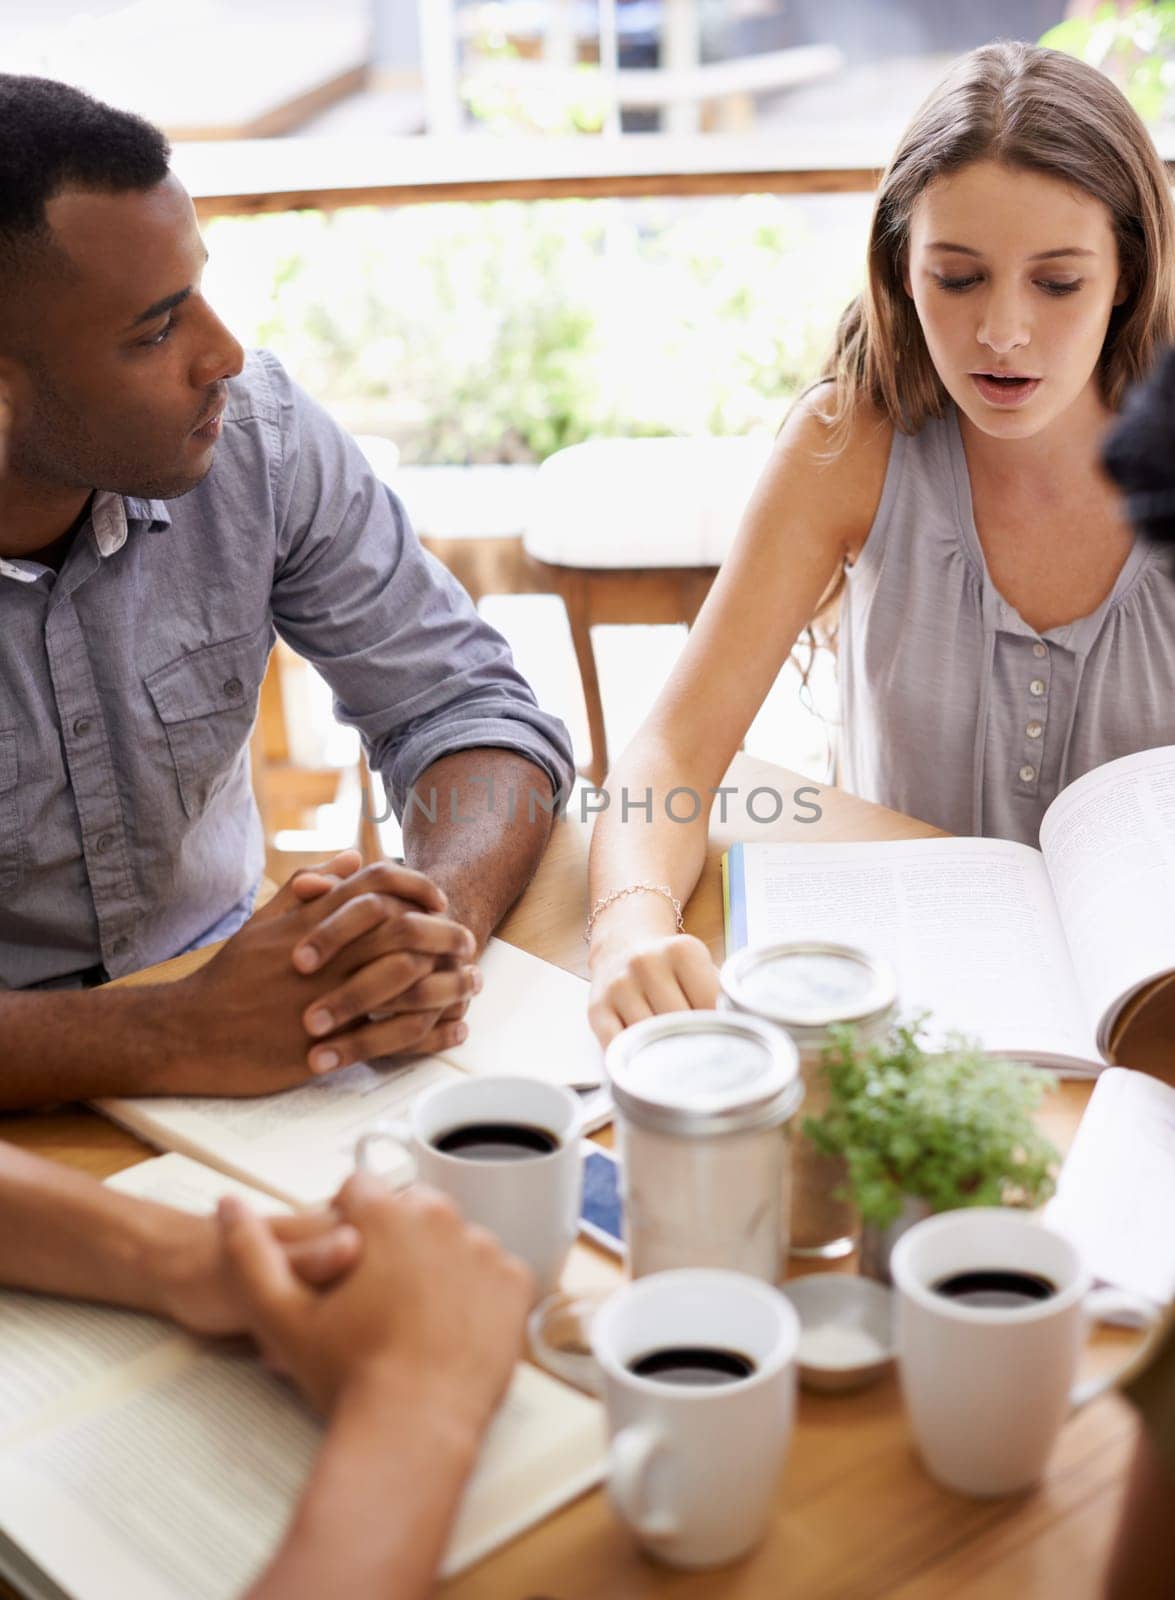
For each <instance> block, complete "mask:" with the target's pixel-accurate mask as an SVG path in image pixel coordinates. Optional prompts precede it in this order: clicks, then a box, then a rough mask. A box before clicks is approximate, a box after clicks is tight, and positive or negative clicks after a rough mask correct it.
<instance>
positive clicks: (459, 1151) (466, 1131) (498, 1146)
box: [432, 1122, 559, 1161]
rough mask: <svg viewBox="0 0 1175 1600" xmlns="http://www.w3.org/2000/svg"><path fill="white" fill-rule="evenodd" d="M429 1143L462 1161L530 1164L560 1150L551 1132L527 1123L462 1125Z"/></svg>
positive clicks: (470, 1123) (466, 1123) (476, 1123)
mask: <svg viewBox="0 0 1175 1600" xmlns="http://www.w3.org/2000/svg"><path fill="white" fill-rule="evenodd" d="M432 1144H433V1148H434V1149H435V1150H441V1151H443V1152H444V1154H445V1155H447V1156H460V1157H461V1158H462V1160H464V1161H532V1160H533V1159H534V1158H535V1156H549V1155H550V1154H551V1152H552V1151H553V1150H558V1148H559V1140H558V1139H557V1138H556V1137H555V1135H554V1134H553V1133H548V1131H547V1130H546V1128H536V1127H532V1126H531V1125H530V1124H529V1123H526V1122H464V1123H462V1124H461V1125H460V1126H459V1127H456V1128H450V1129H449V1131H448V1132H447V1133H440V1134H438V1135H437V1137H436V1138H435V1139H434V1140H433V1141H432Z"/></svg>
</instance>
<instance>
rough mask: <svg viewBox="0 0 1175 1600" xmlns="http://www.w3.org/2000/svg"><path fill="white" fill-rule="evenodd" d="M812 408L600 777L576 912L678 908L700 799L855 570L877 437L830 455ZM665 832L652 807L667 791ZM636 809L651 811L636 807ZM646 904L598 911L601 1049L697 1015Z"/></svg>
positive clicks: (672, 921) (686, 952) (595, 951)
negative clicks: (639, 719)
mask: <svg viewBox="0 0 1175 1600" xmlns="http://www.w3.org/2000/svg"><path fill="white" fill-rule="evenodd" d="M819 403H820V392H819V391H817V392H816V393H814V394H813V395H810V396H808V397H806V398H805V399H804V400H802V401H801V402H800V403H799V404H798V405H797V406H796V408H795V409H794V411H793V412H792V414H791V416H790V417H789V418H788V420H787V422H786V423H785V425H784V427H783V428H782V430H781V431H780V435H779V438H778V440H777V442H776V446H775V450H774V452H773V454H772V457H771V460H770V461H769V463H768V465H767V467H766V469H765V471H764V473H763V476H762V478H761V479H760V481H759V483H758V485H757V486H756V488H755V491H754V494H753V495H752V496H751V500H750V503H749V505H748V506H747V509H746V512H745V514H744V516H743V520H742V524H741V526H740V529H739V533H738V537H737V539H736V541H735V544H734V547H733V549H732V550H731V552H730V555H729V556H728V557H727V559H726V561H725V563H724V564H723V567H722V570H721V572H720V573H719V574H718V577H717V579H716V581H715V584H714V587H713V589H712V591H711V593H710V595H709V597H708V599H707V601H706V604H705V605H704V606H703V608H702V611H701V614H700V615H699V617H698V621H697V623H696V625H695V627H694V628H693V630H692V631H691V633H690V637H689V640H688V642H687V643H686V646H685V649H684V650H683V651H682V654H681V657H680V659H679V660H678V662H677V664H676V666H675V667H674V669H673V672H672V673H671V675H670V677H669V680H668V682H667V683H666V685H665V688H664V689H663V690H662V692H661V694H660V696H659V697H658V699H657V702H656V704H655V705H654V707H653V709H652V711H651V712H650V713H649V716H648V717H647V718H646V720H645V722H644V724H643V725H642V727H641V728H640V730H639V732H638V733H637V735H636V737H635V738H634V739H633V741H632V743H631V744H630V745H629V746H628V748H627V749H626V750H625V752H624V754H623V755H622V756H621V757H620V759H619V761H618V762H617V764H616V766H615V767H614V768H613V770H612V772H611V773H610V774H609V777H608V782H607V791H608V795H609V804H608V808H607V810H606V811H603V812H602V813H601V815H600V817H599V819H598V821H597V822H596V826H595V832H594V834H593V837H592V848H591V865H590V869H589V871H590V882H589V904H591V905H593V906H595V905H598V903H599V902H600V900H601V899H603V898H604V897H606V896H608V895H610V894H612V893H614V892H615V891H617V890H619V889H624V888H626V887H628V886H630V885H633V884H638V883H653V884H662V885H664V886H666V887H667V888H668V889H669V890H670V892H671V893H672V894H673V895H674V896H675V897H676V898H677V899H678V900H680V901H681V903H682V904H683V905H684V903H685V902H686V900H687V899H688V898H689V896H690V895H691V894H692V893H693V890H694V887H695V885H696V883H697V881H698V876H699V874H700V872H701V870H702V864H703V862H704V860H705V852H706V833H707V822H708V817H709V811H710V806H711V802H712V800H713V791H715V790H716V789H717V788H718V786H719V785H720V784H721V783H722V780H723V777H724V776H725V774H726V771H727V769H728V767H729V766H730V763H731V761H732V760H733V758H734V755H735V752H736V751H737V750H738V748H739V746H740V745H741V744H742V741H743V738H744V737H745V735H746V731H747V729H748V728H749V727H750V725H751V722H752V720H753V718H754V716H755V714H756V712H757V711H758V709H759V707H760V705H761V704H762V703H763V700H764V697H765V696H766V694H767V691H768V690H769V689H770V687H771V685H772V684H773V683H774V681H775V678H776V676H777V675H778V673H779V670H780V668H781V667H782V665H783V663H784V662H785V660H786V659H787V657H788V655H789V653H790V652H791V649H792V647H793V645H794V644H795V642H796V640H797V638H798V637H799V635H800V633H801V632H802V630H803V629H804V628H805V627H806V626H807V625H808V623H809V622H810V621H811V620H812V618H813V617H814V615H815V614H816V612H817V609H818V607H819V605H820V601H821V599H822V597H823V596H824V595H825V593H826V592H827V590H828V588H829V586H830V584H831V583H832V582H833V580H834V579H835V578H836V576H837V574H838V572H839V571H840V570H841V568H842V566H843V565H844V563H845V562H846V561H852V560H854V559H855V558H856V555H857V554H858V553H859V551H860V549H861V547H862V545H863V544H864V541H865V538H866V536H867V534H868V532H869V528H870V526H871V524H872V521H873V517H874V515H875V512H876V508H877V503H878V501H879V499H880V497H881V490H882V485H883V483H884V480H885V471H886V464H887V462H888V459H889V444H890V439H891V437H892V432H891V429H890V427H889V426H888V424H887V423H886V422H885V421H884V419H882V418H881V417H880V416H879V415H878V413H877V412H875V411H874V410H873V409H872V408H870V407H864V408H862V410H861V411H860V412H859V413H858V415H857V417H856V419H855V420H854V423H853V426H852V428H851V430H850V433H849V436H848V439H847V442H846V444H845V447H844V449H843V450H841V451H839V452H837V453H836V454H835V455H830V454H829V432H828V426H827V424H826V423H825V422H824V421H823V420H822V418H821V416H820V415H819V413H818V407H819ZM675 789H676V790H680V791H683V792H682V793H680V794H678V795H676V796H674V798H673V802H672V806H673V813H674V816H681V817H687V816H688V815H689V813H690V812H691V810H692V809H694V807H695V800H694V796H697V797H698V802H697V812H698V814H697V816H696V818H694V820H692V821H675V820H671V819H670V817H669V816H668V815H667V812H666V797H667V796H669V795H670V794H671V792H672V791H673V790H675ZM649 800H651V804H647V802H648V801H649ZM675 926H676V916H675V912H674V910H673V907H672V905H671V904H670V902H669V900H667V899H666V898H665V897H663V896H662V895H659V894H654V893H647V892H642V893H637V894H632V895H627V896H625V897H624V898H622V899H619V900H616V901H614V902H613V903H612V904H610V905H609V906H608V907H607V908H606V909H604V910H601V911H600V913H599V915H598V918H597V920H596V924H595V926H594V928H593V933H592V942H591V973H592V992H591V1001H590V1017H591V1023H592V1027H593V1028H594V1029H595V1032H596V1035H597V1037H598V1038H599V1039H600V1041H601V1043H603V1044H607V1043H608V1042H609V1041H610V1040H611V1039H612V1038H613V1037H614V1036H615V1035H616V1034H617V1033H619V1032H620V1030H621V1029H622V1028H624V1027H627V1026H628V1025H629V1024H630V1023H632V1022H636V1021H639V1020H640V1019H641V1018H642V1017H647V1016H651V1015H654V1014H656V1013H659V1012H664V1011H677V1010H682V1009H685V1008H689V1007H699V1006H707V1005H711V1004H713V1002H714V999H715V996H716V994H717V971H716V968H715V966H714V963H713V961H712V960H711V959H710V956H709V953H708V952H707V950H706V948H705V946H704V945H703V944H702V943H701V942H700V941H699V940H697V939H694V938H692V937H690V936H688V935H684V934H678V933H676V931H675Z"/></svg>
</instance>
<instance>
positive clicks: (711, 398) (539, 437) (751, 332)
mask: <svg viewBox="0 0 1175 1600" xmlns="http://www.w3.org/2000/svg"><path fill="white" fill-rule="evenodd" d="M865 216H866V213H865V209H864V208H863V207H862V208H861V211H860V221H861V228H860V237H859V242H858V239H857V237H856V236H853V238H852V242H851V244H846V237H847V236H846V233H845V231H844V230H843V229H840V230H837V231H835V232H832V231H830V230H828V229H826V228H824V227H821V226H817V225H816V224H815V223H813V222H812V221H810V220H809V215H808V213H807V212H806V211H805V209H804V208H803V207H802V206H800V205H797V204H795V203H792V202H789V201H788V200H785V199H779V198H775V197H770V196H747V197H743V198H739V199H730V200H727V199H722V200H714V201H701V202H668V201H666V202H624V201H581V200H566V201H551V202H543V203H536V204H523V203H515V202H498V203H494V204H483V205H464V204H462V205H456V204H454V205H429V206H418V207H404V208H402V209H399V210H389V211H379V210H375V209H355V210H347V211H340V212H337V213H335V214H334V215H332V216H326V215H323V214H322V213H318V212H301V213H289V214H283V215H278V216H272V217H257V218H237V219H229V218H225V219H221V220H218V221H215V222H213V223H212V224H211V225H210V226H209V228H208V230H207V237H208V242H209V246H210V249H211V252H212V262H211V264H210V267H209V272H208V280H207V283H208V294H209V297H210V299H211V300H212V303H213V304H214V305H216V306H217V308H218V310H220V311H221V314H222V315H223V316H224V317H225V320H226V321H227V322H228V323H229V325H230V326H231V327H232V328H233V329H234V331H235V332H236V333H237V334H238V336H239V337H240V338H242V340H243V341H244V342H245V343H247V344H262V345H266V346H268V347H270V348H272V349H274V350H275V351H276V352H277V353H278V355H280V356H281V357H282V359H283V360H284V361H285V362H286V363H287V365H289V367H290V369H291V370H292V372H293V373H294V375H295V377H297V378H298V380H299V381H300V382H301V383H303V384H304V385H305V386H306V387H307V388H308V389H309V390H310V392H311V393H312V394H315V395H316V396H318V397H319V398H321V399H323V400H325V401H326V403H327V404H329V405H330V406H331V408H332V409H333V410H334V411H335V412H336V414H337V415H339V417H340V418H341V419H342V420H343V421H344V422H345V423H346V424H347V425H348V426H351V427H352V428H354V429H355V430H356V431H360V432H376V433H385V434H388V435H390V436H391V437H393V438H395V439H396V440H397V442H398V444H399V445H400V448H401V457H402V459H403V460H404V461H424V462H438V463H439V462H466V461H527V460H541V459H543V458H544V457H545V456H547V455H549V454H550V453H551V452H552V451H553V450H557V449H559V448H560V447H561V446H563V445H567V444H573V443H576V442H577V441H579V440H581V439H585V438H588V437H590V436H592V435H594V434H627V435H642V434H666V433H686V434H688V433H701V432H712V433H742V432H746V431H748V430H751V429H754V428H761V427H767V428H771V429H774V428H776V427H777V426H778V424H779V422H780V421H781V419H782V416H783V414H784V412H785V410H786V407H787V403H788V400H789V398H790V396H792V395H793V394H794V393H795V392H796V391H797V389H798V388H800V387H801V386H802V385H803V384H804V383H806V382H808V381H809V380H810V379H811V378H812V377H813V376H814V375H815V374H816V372H817V371H818V369H819V365H820V361H821V359H822V357H823V354H824V352H825V350H826V348H827V346H828V344H829V342H830V340H831V337H832V332H833V329H834V327H835V324H836V319H837V317H838V315H839V313H840V311H841V309H842V308H843V306H844V304H845V302H846V301H847V300H848V299H849V298H851V296H852V295H853V294H854V293H855V292H856V289H857V287H858V286H859V282H860V275H861V262H862V260H863V257H864V223H865Z"/></svg>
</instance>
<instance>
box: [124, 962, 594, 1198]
mask: <svg viewBox="0 0 1175 1600" xmlns="http://www.w3.org/2000/svg"><path fill="white" fill-rule="evenodd" d="M481 969H482V973H483V975H484V977H485V987H484V989H483V990H482V992H481V993H480V994H479V995H476V996H475V997H474V999H473V1000H472V1002H471V1003H470V1007H469V1011H468V1013H467V1021H468V1023H469V1038H468V1040H467V1041H466V1043H465V1044H463V1045H459V1046H457V1047H456V1048H455V1049H452V1050H448V1051H446V1052H445V1054H444V1055H443V1056H424V1057H418V1058H416V1059H415V1060H411V1061H409V1062H408V1063H406V1064H400V1063H396V1062H393V1063H389V1064H387V1065H383V1066H367V1065H366V1064H365V1063H357V1064H356V1065H354V1066H351V1067H344V1068H342V1069H341V1070H340V1071H338V1072H335V1073H331V1074H330V1075H329V1076H328V1077H325V1078H320V1079H316V1080H314V1081H313V1082H311V1083H307V1084H304V1085H303V1086H301V1087H300V1088H297V1089H288V1090H286V1091H285V1092H284V1093H282V1094H271V1095H262V1096H256V1097H253V1098H249V1099H232V1098H229V1097H227V1096H226V1097H224V1098H218V1097H203V1096H163V1097H159V1098H146V1097H144V1098H135V1099H117V1100H102V1101H99V1102H98V1109H99V1110H100V1111H102V1112H104V1113H105V1114H106V1115H107V1116H109V1117H112V1118H113V1119H114V1120H115V1121H116V1122H119V1123H121V1124H122V1125H123V1126H124V1127H127V1128H129V1129H130V1130H131V1132H132V1133H136V1134H138V1135H139V1137H140V1138H142V1139H145V1140H146V1141H147V1142H148V1143H149V1144H153V1145H155V1146H157V1147H159V1148H161V1149H164V1150H177V1151H179V1152H181V1153H182V1154H184V1155H188V1156H192V1157H194V1158H195V1159H196V1160H197V1161H203V1162H206V1163H207V1164H208V1165H209V1166H212V1167H216V1168H218V1169H219V1170H220V1171H221V1172H226V1173H229V1174H230V1175H232V1176H233V1177H236V1178H240V1179H243V1180H244V1181H245V1182H246V1183H250V1184H252V1185H253V1186H254V1187H256V1188H258V1189H264V1190H265V1191H266V1192H268V1193H269V1194H272V1195H276V1196H277V1197H278V1198H279V1199H281V1200H285V1201H287V1202H288V1203H289V1204H291V1205H295V1206H314V1205H320V1204H322V1203H323V1202H324V1201H326V1200H329V1199H330V1198H331V1196H332V1195H333V1194H334V1193H335V1192H336V1191H337V1189H338V1188H339V1186H340V1185H341V1184H342V1183H343V1181H344V1179H346V1177H347V1176H348V1175H349V1174H350V1172H351V1171H352V1170H353V1168H354V1165H355V1144H356V1141H357V1139H358V1138H359V1136H360V1134H362V1133H364V1132H365V1131H366V1130H367V1129H368V1128H370V1127H371V1126H372V1124H373V1123H376V1122H379V1121H384V1120H388V1119H392V1120H395V1119H403V1118H404V1117H406V1116H407V1114H408V1111H409V1109H410V1107H411V1104H412V1102H413V1100H414V1099H415V1098H416V1097H417V1095H419V1094H420V1093H421V1091H422V1090H424V1089H427V1088H429V1087H431V1085H433V1084H435V1083H444V1082H447V1081H450V1080H453V1079H458V1078H460V1077H461V1076H462V1075H463V1074H466V1073H472V1074H474V1075H477V1076H489V1075H497V1074H500V1073H521V1074H523V1075H524V1076H527V1077H536V1078H546V1079H548V1080H550V1081H552V1082H555V1083H564V1084H567V1085H569V1086H570V1087H572V1088H576V1089H595V1090H596V1091H597V1092H595V1093H593V1094H592V1095H590V1096H588V1097H586V1099H585V1104H584V1131H585V1132H587V1131H589V1130H590V1129H591V1128H593V1127H599V1126H600V1125H601V1124H602V1123H603V1122H605V1121H607V1120H608V1117H609V1115H610V1108H609V1102H608V1100H607V1095H606V1093H605V1092H604V1091H602V1090H599V1088H598V1086H599V1085H600V1082H601V1079H602V1075H603V1057H602V1054H601V1051H600V1047H599V1045H598V1043H597V1042H596V1039H595V1037H594V1035H593V1034H592V1031H591V1028H590V1027H589V1026H588V1020H587V984H586V983H585V982H584V980H583V979H582V978H577V977H574V976H573V975H572V974H571V973H569V972H564V971H563V970H562V968H560V967H556V966H552V965H551V963H550V962H548V961H540V960H539V959H538V957H537V956H532V955H528V954H527V953H526V952H525V951H523V950H518V949H516V948H515V947H514V946H513V945H509V944H506V943H504V942H503V941H502V940H501V939H491V940H490V942H489V944H488V946H487V947H486V950H485V953H484V955H483V956H482V958H481ZM381 1171H386V1172H387V1175H388V1176H389V1178H391V1179H392V1180H393V1181H394V1180H395V1179H396V1177H397V1175H398V1174H397V1170H396V1161H395V1157H394V1156H391V1154H390V1147H389V1158H388V1159H387V1160H386V1161H385V1160H384V1159H383V1157H382V1156H381ZM399 1175H400V1176H402V1177H404V1178H407V1177H408V1176H409V1175H410V1169H409V1165H408V1161H407V1158H406V1157H405V1158H404V1159H403V1163H402V1171H401V1172H400V1174H399Z"/></svg>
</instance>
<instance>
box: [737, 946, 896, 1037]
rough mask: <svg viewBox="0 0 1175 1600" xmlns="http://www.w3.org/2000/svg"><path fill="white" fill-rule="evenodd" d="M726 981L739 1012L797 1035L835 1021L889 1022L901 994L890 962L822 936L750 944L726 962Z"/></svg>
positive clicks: (818, 1028) (823, 1027)
mask: <svg viewBox="0 0 1175 1600" xmlns="http://www.w3.org/2000/svg"><path fill="white" fill-rule="evenodd" d="M721 984H722V993H723V996H724V998H725V999H726V1001H727V1003H728V1004H729V1005H730V1006H732V1007H733V1008H734V1010H735V1011H738V1012H749V1013H750V1014H751V1015H752V1016H756V1017H765V1018H766V1019H767V1020H768V1021H769V1022H774V1023H775V1024H776V1025H777V1026H778V1027H781V1028H786V1029H787V1030H788V1031H789V1033H793V1034H794V1035H795V1036H796V1037H797V1038H802V1036H803V1034H804V1033H805V1032H806V1031H808V1030H810V1031H811V1032H813V1033H815V1032H822V1031H823V1030H824V1029H826V1028H828V1027H829V1026H830V1025H831V1024H832V1023H834V1022H846V1023H859V1024H868V1023H874V1022H881V1021H884V1020H885V1019H886V1018H887V1017H888V1015H889V1013H890V1012H891V1011H892V1010H893V1008H894V1006H895V1005H896V1004H897V998H898V983H897V978H896V976H895V974H894V970H893V968H892V967H891V966H890V964H889V962H888V961H883V960H881V958H880V957H878V956H873V955H869V954H867V953H866V952H865V951H864V950H857V949H854V947H853V946H852V945H848V944H828V943H825V942H823V941H821V940H816V939H793V940H788V941H786V942H781V943H777V944H759V945H750V946H748V947H747V949H745V950H740V951H738V953H737V954H736V955H733V956H731V957H730V958H729V959H728V960H727V961H726V962H725V963H724V964H723V967H722V972H721Z"/></svg>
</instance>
